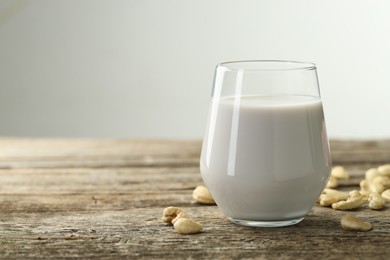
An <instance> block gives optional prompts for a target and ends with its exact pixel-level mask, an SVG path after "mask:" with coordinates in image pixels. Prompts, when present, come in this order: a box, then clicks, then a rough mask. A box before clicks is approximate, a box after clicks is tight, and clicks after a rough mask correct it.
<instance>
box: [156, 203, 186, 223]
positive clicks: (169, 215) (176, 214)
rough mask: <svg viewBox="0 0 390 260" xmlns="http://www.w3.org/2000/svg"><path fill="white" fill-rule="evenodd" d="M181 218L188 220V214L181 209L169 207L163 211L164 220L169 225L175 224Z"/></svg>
mask: <svg viewBox="0 0 390 260" xmlns="http://www.w3.org/2000/svg"><path fill="white" fill-rule="evenodd" d="M179 218H188V216H187V214H186V213H185V212H184V211H183V210H182V209H180V208H177V207H168V208H165V209H164V211H163V216H162V220H163V221H164V222H166V223H169V224H174V223H175V222H176V221H177V220H178V219H179Z"/></svg>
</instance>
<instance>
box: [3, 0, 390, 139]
mask: <svg viewBox="0 0 390 260" xmlns="http://www.w3.org/2000/svg"><path fill="white" fill-rule="evenodd" d="M242 59H288V60H302V61H312V62H315V63H316V64H317V65H318V69H319V77H320V84H321V91H322V96H323V102H324V107H325V116H326V119H327V126H328V134H329V136H330V137H332V138H385V137H390V116H389V114H390V1H385V0H383V1H368V0H367V1H358V0H347V1H340V0H337V1H336V0H332V1H329V0H328V1H313V0H298V1H289V0H286V1H281V0H272V1H271V0H269V1H261V0H257V1H255V0H253V1H249V0H243V1H238V0H237V1H227V0H215V1H213V0H201V1H199V0H197V1H188V0H164V1H160V0H139V1H135V0H131V1H115V0H114V1H113V0H111V1H108V0H107V1H103V0H88V1H86V0H84V1H83V0H81V1H80V0H72V1H65V0H64V1H59V0H44V1H43V0H37V1H21V0H13V1H10V0H0V122H1V124H0V135H1V136H50V137H116V138H201V137H202V135H203V129H204V125H205V120H206V115H207V110H208V102H209V95H210V92H211V84H212V78H213V73H214V67H215V65H216V63H218V62H221V61H228V60H242Z"/></svg>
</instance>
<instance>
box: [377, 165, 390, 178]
mask: <svg viewBox="0 0 390 260" xmlns="http://www.w3.org/2000/svg"><path fill="white" fill-rule="evenodd" d="M378 172H379V173H380V174H381V175H382V176H389V177H390V164H384V165H381V166H379V167H378Z"/></svg>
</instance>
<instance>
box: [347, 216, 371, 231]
mask: <svg viewBox="0 0 390 260" xmlns="http://www.w3.org/2000/svg"><path fill="white" fill-rule="evenodd" d="M341 227H342V228H343V229H344V230H354V231H369V230H371V229H372V225H371V224H370V223H368V222H364V221H363V220H361V219H360V218H358V217H355V216H354V215H350V214H347V215H344V216H342V217H341Z"/></svg>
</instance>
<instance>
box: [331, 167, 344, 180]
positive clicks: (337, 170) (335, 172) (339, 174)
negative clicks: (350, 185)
mask: <svg viewBox="0 0 390 260" xmlns="http://www.w3.org/2000/svg"><path fill="white" fill-rule="evenodd" d="M330 174H331V176H333V177H335V178H337V179H349V174H348V172H347V171H346V170H345V169H344V167H343V166H335V167H334V168H333V169H332V171H331V173H330Z"/></svg>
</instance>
